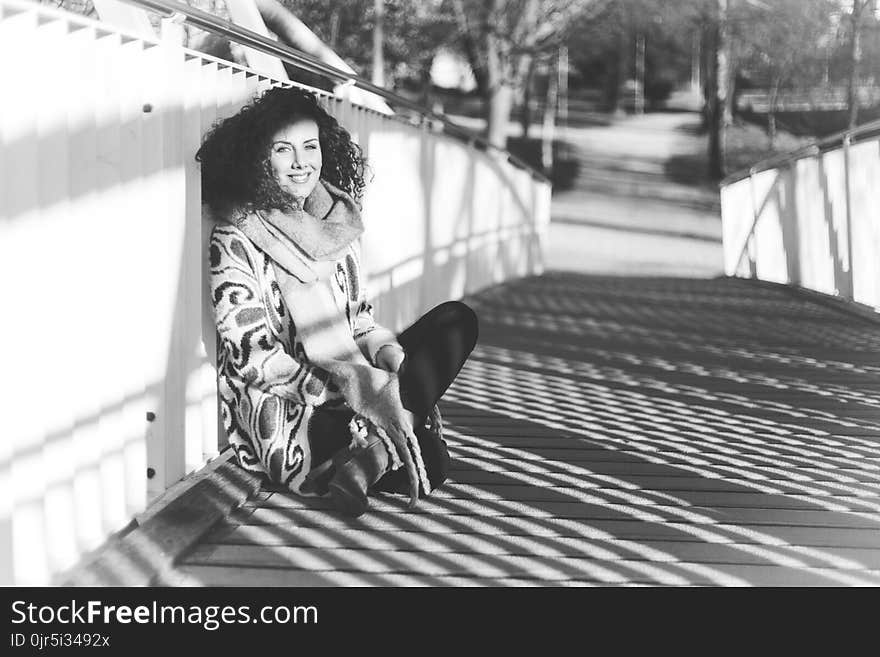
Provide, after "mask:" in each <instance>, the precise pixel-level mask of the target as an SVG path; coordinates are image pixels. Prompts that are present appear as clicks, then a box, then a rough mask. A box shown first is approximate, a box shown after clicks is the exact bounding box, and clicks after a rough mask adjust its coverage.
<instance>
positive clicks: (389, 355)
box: [376, 344, 406, 373]
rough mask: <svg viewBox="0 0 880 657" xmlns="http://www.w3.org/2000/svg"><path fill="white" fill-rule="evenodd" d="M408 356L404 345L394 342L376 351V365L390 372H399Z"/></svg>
mask: <svg viewBox="0 0 880 657" xmlns="http://www.w3.org/2000/svg"><path fill="white" fill-rule="evenodd" d="M404 358H406V352H404V350H403V348H402V347H399V346H397V345H394V344H386V345H385V346H384V347H382V348H381V349H379V351H377V352H376V367H378V368H379V369H382V370H386V371H388V372H394V373H397V372H398V371H399V370H400V366H401V365H402V364H403V360H404Z"/></svg>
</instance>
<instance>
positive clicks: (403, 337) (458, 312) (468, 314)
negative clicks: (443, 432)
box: [376, 301, 479, 492]
mask: <svg viewBox="0 0 880 657" xmlns="http://www.w3.org/2000/svg"><path fill="white" fill-rule="evenodd" d="M478 331H479V328H478V323H477V316H476V314H475V313H474V311H473V310H471V309H470V308H468V307H467V306H466V305H465V304H463V303H461V302H459V301H448V302H446V303H443V304H440V305H439V306H437V307H436V308H434V309H433V310H430V311H429V312H427V313H426V314H425V315H423V316H422V317H421V318H419V319H418V320H417V321H416V322H415V323H414V324H413V325H412V326H410V327H409V328H408V329H406V330H405V331H403V333H401V334H400V335H399V336H398V337H397V341H398V342H400V345H401V346H402V347H403V349H404V351H405V352H406V359H405V360H404V362H403V365H402V366H401V368H400V372H399V374H400V397H401V401H402V402H403V406H404V408H406V409H407V410H409V411H410V412H411V413H412V414H413V415H415V417H416V426H415V434H416V438H417V439H418V441H419V447H420V449H421V452H422V460H423V461H424V463H425V470H426V471H427V474H428V480H429V481H430V482H431V487H432V488H437V487H438V486H440V484H442V483H443V482H444V481H446V477H447V476H448V473H449V453H448V452H447V451H446V445H445V443H443V441H442V440H437V439H436V438H435V436H434V434H433V433H432V432H430V431H429V430H428V429H426V428H425V426H424V424H425V420H426V419H427V417H428V416H429V415H430V413H431V412H432V410H433V409H434V405H435V404H436V403H437V402H438V401H439V400H440V397H442V396H443V393H444V392H446V389H447V388H449V386H450V385H451V384H452V382H453V381H454V380H455V377H456V376H457V375H458V373H459V371H460V370H461V368H462V366H463V365H464V363H465V361H466V360H467V358H468V356H469V355H470V353H471V351H473V349H474V346H475V345H476V343H477V334H478ZM376 488H377V490H382V491H387V492H405V491H406V489H407V479H406V473H405V472H404V471H403V470H396V471H394V472H389V473H388V474H386V475H385V476H384V477H382V479H381V480H380V481H379V482H378V484H377V486H376Z"/></svg>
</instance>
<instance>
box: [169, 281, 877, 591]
mask: <svg viewBox="0 0 880 657" xmlns="http://www.w3.org/2000/svg"><path fill="white" fill-rule="evenodd" d="M466 301H467V302H469V303H470V305H471V306H472V307H474V308H475V310H476V311H477V313H478V315H479V317H480V321H481V327H480V343H479V345H478V348H477V349H476V350H475V352H474V354H473V355H472V356H471V359H470V360H469V362H468V364H467V365H466V366H465V368H464V369H463V370H462V372H461V374H460V375H459V378H458V380H457V381H456V383H455V384H454V385H453V386H452V387H451V388H450V390H449V391H448V392H447V394H446V396H445V397H444V400H443V402H442V403H441V409H442V411H443V415H444V421H445V423H446V429H447V431H446V436H447V440H448V442H449V446H450V454H451V455H452V457H453V462H452V469H451V472H450V481H449V482H448V483H447V485H445V486H444V487H442V488H441V489H440V490H438V491H437V492H436V493H435V494H434V495H433V496H431V497H430V498H428V499H426V500H423V501H421V502H420V504H419V506H418V508H417V509H416V510H414V511H411V510H409V509H407V507H406V501H405V500H404V499H403V498H402V497H399V496H389V495H384V496H377V497H374V498H373V499H372V502H371V509H370V511H369V512H368V513H367V514H366V515H364V516H363V517H361V518H358V519H348V518H344V517H342V516H340V515H339V514H337V513H336V512H335V511H333V510H332V509H331V508H330V506H329V504H328V502H327V501H325V500H316V499H300V498H296V497H294V496H292V495H289V494H287V493H284V492H280V491H277V490H272V489H268V490H263V491H261V492H260V493H258V494H257V495H255V496H252V497H251V498H250V499H249V500H248V501H247V502H246V503H245V504H244V505H243V506H241V507H240V508H239V509H237V510H236V511H234V512H233V513H232V514H230V515H229V517H227V518H226V520H225V521H224V522H222V523H219V524H218V525H216V526H215V527H214V529H213V530H212V531H211V532H209V533H208V534H207V535H206V536H205V537H204V538H203V540H202V541H201V542H200V543H199V544H198V546H197V547H196V548H195V549H194V550H193V551H192V552H191V553H190V554H189V555H188V556H187V557H186V558H185V559H184V560H183V561H182V562H181V563H180V564H179V566H178V568H177V571H176V573H174V574H173V575H169V577H177V578H178V579H177V580H176V581H177V582H178V583H188V584H193V583H195V584H198V583H202V584H209V585H214V584H230V585H240V584H248V585H261V586H262V585H265V586H275V585H292V586H297V585H298V586H302V585H316V586H339V585H353V586H447V585H448V586H529V585H548V584H549V585H554V586H557V585H596V584H598V585H658V584H669V585H676V584H687V585H764V586H767V585H872V586H876V585H880V331H878V330H877V328H878V323H877V322H874V321H871V320H869V319H866V318H862V317H858V316H854V315H850V314H846V313H844V312H841V311H839V310H838V309H835V308H834V307H831V306H826V305H824V304H820V303H817V302H816V301H814V300H812V299H810V298H804V297H801V296H797V295H794V294H791V293H789V292H788V291H786V290H784V289H781V288H775V287H766V286H761V285H753V284H750V283H748V282H744V281H740V280H728V279H723V280H722V279H719V280H712V281H695V280H685V279H640V278H628V279H624V278H615V277H604V276H578V275H569V274H549V275H546V276H542V277H532V278H528V279H524V280H521V281H517V282H511V283H507V284H504V285H500V286H497V287H494V288H491V289H489V290H485V291H484V292H482V293H481V294H479V295H477V296H475V297H471V298H469V299H466Z"/></svg>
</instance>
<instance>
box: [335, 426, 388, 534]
mask: <svg viewBox="0 0 880 657" xmlns="http://www.w3.org/2000/svg"><path fill="white" fill-rule="evenodd" d="M333 460H334V462H335V472H336V474H335V475H334V476H333V479H332V480H331V481H330V484H329V486H328V492H329V494H330V499H332V500H333V505H334V506H335V507H336V509H337V510H338V511H340V512H342V513H344V514H345V515H348V516H352V517H354V518H357V517H358V516H360V515H362V514H363V513H364V511H366V510H367V507H368V506H369V504H370V503H369V501H368V500H367V491H368V490H369V489H370V487H371V486H372V485H373V484H375V483H376V482H377V481H379V479H380V478H381V477H382V475H384V474H385V473H386V472H387V471H388V469H389V468H390V467H391V459H390V457H389V454H388V450H387V449H386V448H385V445H384V444H383V443H382V439H381V438H379V437H378V436H376V435H370V437H369V442H368V443H367V445H366V447H362V448H360V449H356V450H343V451H342V452H340V453H339V455H338V456H337V457H334V459H333Z"/></svg>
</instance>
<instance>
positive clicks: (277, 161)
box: [269, 119, 322, 199]
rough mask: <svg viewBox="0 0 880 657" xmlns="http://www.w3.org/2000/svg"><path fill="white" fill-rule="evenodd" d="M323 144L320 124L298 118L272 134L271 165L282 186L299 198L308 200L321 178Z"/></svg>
mask: <svg viewBox="0 0 880 657" xmlns="http://www.w3.org/2000/svg"><path fill="white" fill-rule="evenodd" d="M321 162H322V160H321V144H320V142H319V141H318V124H317V123H315V121H314V120H312V119H297V120H296V121H293V122H291V123H288V124H287V125H285V126H283V127H282V128H281V129H280V130H278V132H276V133H275V134H274V135H272V145H271V153H270V156H269V164H270V166H271V168H272V173H273V175H274V176H275V179H276V180H277V181H278V184H279V185H280V186H281V189H283V190H284V191H285V192H287V193H288V194H290V195H291V196H293V197H294V198H297V199H304V198H306V197H307V196H308V195H309V194H311V193H312V190H313V189H314V188H315V185H317V184H318V178H320V176H321Z"/></svg>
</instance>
